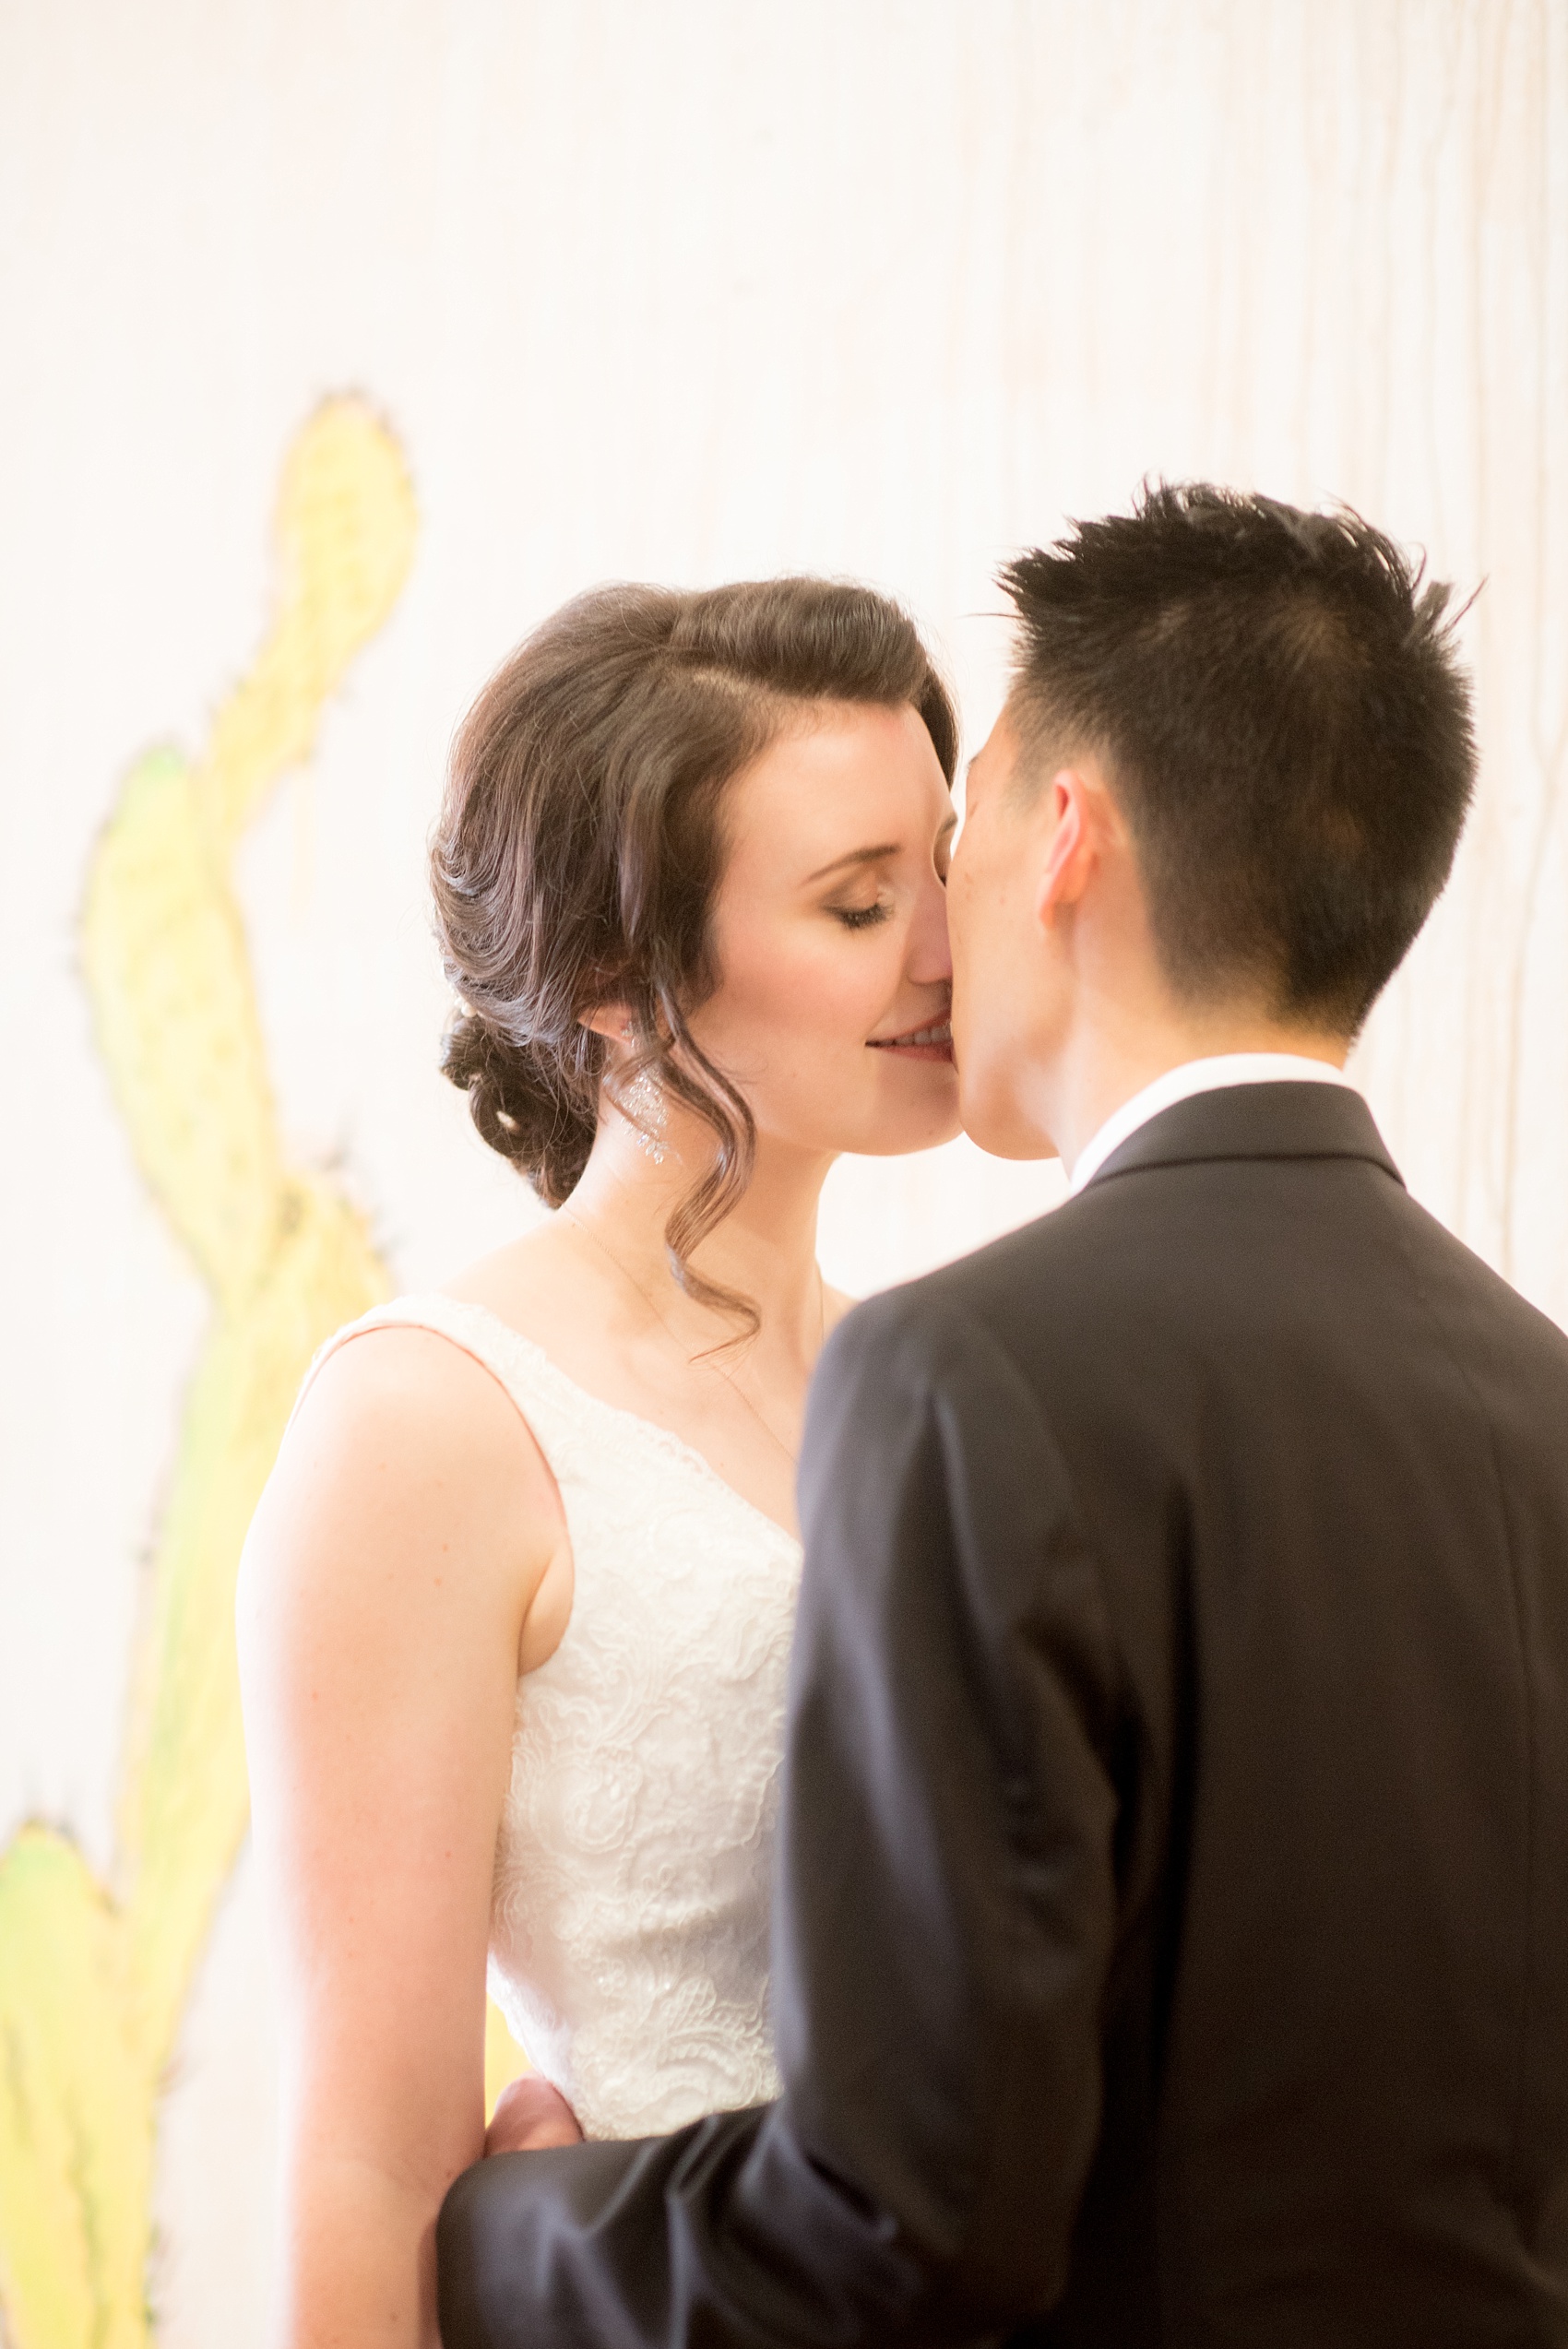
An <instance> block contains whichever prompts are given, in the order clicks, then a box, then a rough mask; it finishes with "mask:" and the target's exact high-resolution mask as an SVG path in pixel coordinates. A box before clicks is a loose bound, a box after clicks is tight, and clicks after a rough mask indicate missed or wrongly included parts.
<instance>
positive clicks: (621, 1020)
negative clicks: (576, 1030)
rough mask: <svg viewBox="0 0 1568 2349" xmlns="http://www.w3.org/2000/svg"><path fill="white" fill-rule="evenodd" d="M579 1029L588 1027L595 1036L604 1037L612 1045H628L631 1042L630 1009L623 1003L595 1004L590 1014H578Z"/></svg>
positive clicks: (631, 1024)
mask: <svg viewBox="0 0 1568 2349" xmlns="http://www.w3.org/2000/svg"><path fill="white" fill-rule="evenodd" d="M577 1026H579V1027H589V1028H591V1029H592V1030H593V1032H594V1034H595V1035H596V1036H602V1037H604V1038H606V1039H607V1040H608V1041H609V1042H610V1043H612V1044H629V1043H630V1042H631V1040H632V1026H633V1022H632V1014H631V1008H630V1006H629V1005H628V1004H625V1003H597V1004H595V1006H594V1008H593V1010H592V1011H591V1012H580V1013H579V1014H578V1015H577Z"/></svg>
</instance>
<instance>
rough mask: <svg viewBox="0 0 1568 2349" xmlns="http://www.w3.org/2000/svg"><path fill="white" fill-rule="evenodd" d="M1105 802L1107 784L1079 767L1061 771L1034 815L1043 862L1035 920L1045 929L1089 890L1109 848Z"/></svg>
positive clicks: (1042, 793) (1046, 786) (1042, 794)
mask: <svg viewBox="0 0 1568 2349" xmlns="http://www.w3.org/2000/svg"><path fill="white" fill-rule="evenodd" d="M1105 798H1106V794H1105V790H1104V787H1103V785H1100V784H1098V783H1097V782H1096V781H1095V779H1093V778H1092V777H1089V776H1087V775H1086V774H1085V772H1084V770H1083V769H1082V767H1079V766H1059V767H1058V768H1057V770H1056V772H1055V774H1054V775H1052V776H1051V779H1050V781H1049V782H1047V783H1046V784H1044V785H1043V786H1042V787H1041V789H1040V791H1039V797H1038V799H1037V801H1036V802H1035V807H1034V809H1033V811H1032V816H1033V820H1034V822H1035V823H1036V824H1037V825H1039V854H1040V857H1041V862H1040V865H1039V882H1038V884H1037V886H1036V890H1035V919H1036V920H1037V921H1039V923H1040V924H1041V925H1042V927H1043V926H1048V925H1049V924H1050V923H1051V922H1052V921H1054V920H1055V919H1056V917H1057V915H1058V914H1059V913H1061V912H1063V911H1064V910H1065V909H1066V908H1068V907H1069V906H1075V905H1076V904H1077V903H1078V901H1079V899H1080V898H1081V897H1082V896H1083V894H1084V892H1085V890H1086V889H1087V887H1088V884H1089V881H1090V878H1091V877H1092V875H1093V872H1094V869H1095V866H1096V865H1097V863H1098V862H1099V857H1100V854H1101V851H1102V848H1103V847H1104V845H1105V833H1106V823H1105V815H1106V809H1105V808H1104V807H1103V806H1102V805H1101V804H1100V803H1101V802H1102V801H1104V800H1105Z"/></svg>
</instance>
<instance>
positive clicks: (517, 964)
mask: <svg viewBox="0 0 1568 2349" xmlns="http://www.w3.org/2000/svg"><path fill="white" fill-rule="evenodd" d="M813 702H859V703H863V704H870V705H873V706H883V707H885V708H898V707H901V706H904V705H905V704H908V705H909V706H911V707H912V708H914V709H916V710H918V711H919V713H920V715H921V718H923V719H924V721H925V724H926V727H927V729H928V730H929V732H930V735H931V739H932V743H933V745H934V747H935V750H936V754H937V757H938V758H939V760H940V761H941V763H942V768H943V772H944V775H945V776H946V777H947V779H948V781H949V782H951V781H952V779H953V771H954V765H955V763H956V756H957V731H958V730H957V720H956V715H955V712H954V708H953V704H952V701H951V699H950V697H949V695H948V693H947V690H946V688H945V686H944V684H943V682H942V680H941V678H940V677H939V676H938V674H937V672H936V670H935V668H934V666H933V664H932V659H931V657H930V655H929V654H928V653H927V651H926V649H925V647H924V646H923V644H922V643H921V638H920V635H919V633H918V632H917V630H916V628H915V625H914V623H913V622H912V621H911V620H910V619H909V615H908V614H907V613H906V612H905V611H902V610H901V609H900V608H899V606H898V605H897V604H896V603H894V602H892V601H891V600H890V599H888V598H887V597H885V596H882V595H878V594H876V593H875V592H874V591H873V589H872V588H870V587H856V586H850V585H845V584H841V583H838V582H836V581H832V580H826V579H809V578H797V579H766V580H757V581H747V582H742V583H740V584H738V585H734V586H731V587H711V588H707V589H705V590H703V591H701V592H681V591H678V590H675V589H672V588H668V587H637V586H617V587H596V588H593V589H591V590H590V591H589V592H588V594H586V595H582V596H578V597H577V598H576V599H575V600H574V601H573V602H571V603H569V604H567V605H565V606H564V609H563V610H561V611H558V612H556V613H555V614H554V615H553V616H552V618H551V619H549V620H547V621H546V622H545V623H543V625H542V626H541V627H540V628H537V629H536V630H535V631H534V633H533V635H531V636H529V637H528V638H527V640H526V641H525V642H524V643H523V644H522V645H521V646H519V647H518V648H517V651H516V652H515V653H514V654H513V655H512V657H511V658H510V659H509V660H507V661H506V662H505V664H504V665H503V666H502V668H501V669H499V670H497V671H496V673H495V675H494V676H493V678H492V679H491V681H490V682H489V684H488V685H486V687H485V688H484V691H483V692H482V693H481V694H480V696H479V699H478V700H477V701H476V702H475V704H474V706H473V707H472V709H471V710H470V711H469V715H468V717H467V718H465V720H464V721H463V725H462V727H461V729H460V730H459V732H458V735H457V741H456V743H455V744H454V747H453V753H452V762H451V768H450V773H449V777H448V780H447V786H446V795H445V803H444V806H443V809H442V813H441V820H440V824H439V826H438V829H437V832H436V836H435V840H434V848H433V851H432V859H431V862H432V871H433V880H434V896H435V915H436V927H437V932H438V935H439V939H440V943H441V948H442V955H443V959H444V962H445V969H446V975H447V978H448V979H450V981H451V983H452V986H453V988H454V990H455V991H456V992H457V996H458V999H459V1001H460V1003H461V1005H462V1010H461V1014H460V1016H459V1017H458V1018H457V1020H456V1021H455V1023H454V1025H453V1026H452V1028H451V1030H450V1032H449V1034H448V1037H447V1039H446V1050H445V1060H444V1062H443V1067H444V1069H445V1074H447V1075H448V1076H449V1077H450V1078H451V1080H452V1082H453V1084H454V1085H457V1086H461V1087H463V1089H464V1090H465V1091H466V1092H467V1094H468V1097H469V1109H470V1110H471V1111H472V1114H473V1121H474V1123H475V1125H476V1126H477V1127H478V1128H479V1131H480V1133H481V1134H482V1135H483V1136H484V1139H485V1140H486V1142H488V1143H489V1144H490V1145H491V1146H492V1148H493V1149H496V1150H499V1151H500V1152H501V1154H502V1156H503V1157H507V1158H510V1159H511V1160H512V1162H513V1164H514V1165H515V1166H517V1167H518V1168H519V1169H521V1170H522V1172H523V1173H525V1174H526V1175H527V1176H528V1178H529V1181H530V1182H531V1183H532V1184H533V1187H534V1189H535V1191H536V1192H538V1193H539V1195H540V1198H541V1199H543V1200H545V1201H546V1202H547V1203H548V1204H550V1205H551V1206H558V1205H559V1204H561V1202H562V1201H563V1200H564V1199H565V1198H567V1197H569V1195H570V1193H571V1192H572V1190H573V1188H574V1186H575V1185H576V1182H577V1180H578V1178H579V1177H580V1175H581V1174H582V1171H583V1169H584V1167H585V1166H586V1165H587V1163H588V1152H589V1150H590V1149H591V1147H592V1145H593V1138H594V1133H595V1130H596V1128H597V1125H598V1121H599V1109H600V1087H601V1086H602V1085H604V1083H605V1081H606V1077H607V1074H608V1068H609V1051H608V1048H607V1045H606V1042H605V1039H604V1038H602V1037H601V1036H600V1035H598V1034H596V1033H595V1031H594V1030H593V1029H592V1028H590V1027H588V1026H585V1024H584V1021H585V1015H586V1014H590V1013H592V1012H593V1011H595V1010H596V1009H597V1008H599V1007H600V1006H601V1005H602V1004H605V1003H609V1002H624V1003H625V1005H626V1006H627V1009H628V1012H629V1014H630V1018H631V1023H632V1027H631V1038H630V1041H631V1047H632V1050H631V1054H630V1057H629V1059H627V1060H626V1061H625V1062H624V1064H623V1067H622V1069H621V1071H620V1072H619V1083H618V1085H617V1089H616V1091H615V1095H614V1098H615V1103H616V1107H617V1108H618V1109H621V1111H622V1113H623V1115H624V1116H626V1117H627V1118H629V1119H630V1120H631V1121H632V1123H633V1124H634V1125H636V1124H637V1123H638V1122H639V1121H638V1119H637V1116H636V1107H635V1098H629V1097H630V1096H633V1095H634V1088H636V1087H637V1084H638V1079H639V1078H640V1077H644V1076H647V1077H649V1078H651V1079H652V1081H653V1082H654V1084H656V1085H657V1086H659V1088H660V1089H661V1090H662V1091H663V1092H664V1093H665V1094H666V1095H667V1096H668V1097H670V1098H671V1099H672V1100H675V1101H679V1102H681V1103H683V1105H684V1106H685V1107H686V1108H687V1109H690V1110H693V1111H695V1114H696V1115H697V1116H698V1117H699V1118H700V1119H702V1121H704V1123H705V1124H706V1125H707V1128H708V1130H709V1132H710V1133H712V1135H713V1139H714V1157H713V1162H712V1165H711V1167H710V1168H709V1169H708V1170H707V1172H706V1173H705V1174H704V1175H703V1176H702V1178H701V1179H700V1180H698V1181H697V1182H696V1183H695V1184H694V1186H693V1188H692V1189H691V1191H690V1192H688V1194H687V1195H686V1197H685V1198H684V1199H683V1200H682V1201H681V1202H680V1204H678V1206H677V1207H676V1209H675V1212H674V1213H673V1215H672V1216H671V1219H670V1222H669V1225H668V1228H667V1230H666V1235H665V1237H666V1240H667V1243H668V1246H669V1249H670V1253H671V1263H672V1268H673V1270H674V1272H675V1274H676V1276H677V1278H679V1279H680V1280H681V1281H682V1283H683V1286H684V1287H685V1288H686V1289H687V1291H688V1293H689V1294H691V1295H693V1296H696V1297H700V1298H702V1299H705V1301H712V1302H716V1303H718V1302H723V1303H725V1304H729V1305H734V1304H736V1303H737V1302H738V1300H736V1299H729V1298H727V1297H723V1296H721V1293H720V1292H719V1291H717V1290H715V1289H714V1288H713V1287H711V1285H710V1284H708V1283H706V1282H704V1281H702V1280H701V1279H700V1278H699V1277H698V1275H695V1273H694V1272H693V1271H692V1270H691V1268H690V1265H689V1261H688V1260H689V1258H690V1255H691V1252H692V1251H693V1249H694V1248H695V1246H696V1245H697V1243H698V1241H699V1240H701V1239H702V1238H703V1236H704V1234H705V1233H706V1232H707V1231H709V1230H711V1228H713V1226H714V1225H715V1224H716V1223H718V1222H719V1220H720V1219H721V1218H722V1217H723V1216H725V1215H726V1214H727V1213H728V1211H729V1210H730V1208H731V1206H732V1205H733V1204H734V1203H735V1201H736V1200H737V1199H738V1198H739V1197H740V1195H741V1193H742V1191H743V1190H744V1188H745V1185H746V1182H747V1180H749V1178H750V1173H751V1167H752V1159H753V1153H754V1147H755V1140H756V1130H755V1127H754V1122H753V1120H752V1115H751V1111H750V1109H748V1107H747V1105H746V1103H745V1101H744V1100H743V1099H742V1096H741V1095H740V1093H739V1092H738V1091H737V1090H736V1088H735V1087H734V1086H732V1085H731V1083H730V1082H729V1081H728V1079H727V1078H726V1077H725V1076H723V1075H722V1074H721V1073H720V1072H719V1070H718V1069H717V1068H716V1067H715V1066H714V1065H713V1063H712V1062H710V1061H709V1060H708V1059H707V1057H706V1056H705V1054H704V1053H703V1052H702V1050H700V1049H699V1047H698V1046H697V1044H696V1043H695V1039H694V1038H693V1036H692V1033H691V1030H690V1027H689V1026H688V1025H687V1022H688V1019H689V1016H690V1014H692V1013H693V1012H694V1011H695V1009H696V1008H697V1006H698V1005H699V1004H701V1003H702V1002H705V1001H706V1000H707V997H708V996H709V995H711V993H712V992H713V990H714V989H715V987H716V986H717V985H718V983H719V972H718V971H717V969H716V968H715V967H714V961H713V954H712V944H711V925H710V922H709V913H710V909H711V907H712V904H713V898H714V893H715V891H716V889H717V888H718V885H719V880H720V878H721V877H722V872H723V867H724V855H725V850H724V834H723V813H724V796H725V790H726V787H727V786H728V785H729V783H730V782H731V778H732V777H734V776H735V775H737V774H738V773H739V772H740V770H741V769H742V767H743V766H745V765H748V764H749V763H750V762H751V761H752V760H753V759H754V758H755V757H757V756H758V755H759V753H761V752H762V751H764V750H765V749H766V748H767V746H768V745H769V744H770V743H771V742H772V741H775V740H776V739H777V738H778V735H780V734H781V733H783V732H785V731H787V730H788V729H789V727H790V723H791V720H792V719H794V718H798V717H799V715H800V712H801V706H802V704H807V703H813Z"/></svg>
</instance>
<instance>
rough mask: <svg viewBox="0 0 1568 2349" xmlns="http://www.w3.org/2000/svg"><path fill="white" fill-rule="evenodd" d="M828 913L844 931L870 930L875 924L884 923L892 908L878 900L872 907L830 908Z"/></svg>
mask: <svg viewBox="0 0 1568 2349" xmlns="http://www.w3.org/2000/svg"><path fill="white" fill-rule="evenodd" d="M828 911H829V913H831V914H832V915H833V917H834V919H836V920H837V921H841V922H842V923H843V925H844V927H845V929H846V930H870V929H872V928H873V926H874V924H875V923H877V922H879V921H885V920H886V919H887V918H888V916H889V914H891V912H892V911H893V908H892V907H891V906H885V905H883V904H882V903H881V902H880V900H879V901H878V902H877V904H875V905H874V906H830V907H829V908H828Z"/></svg>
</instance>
